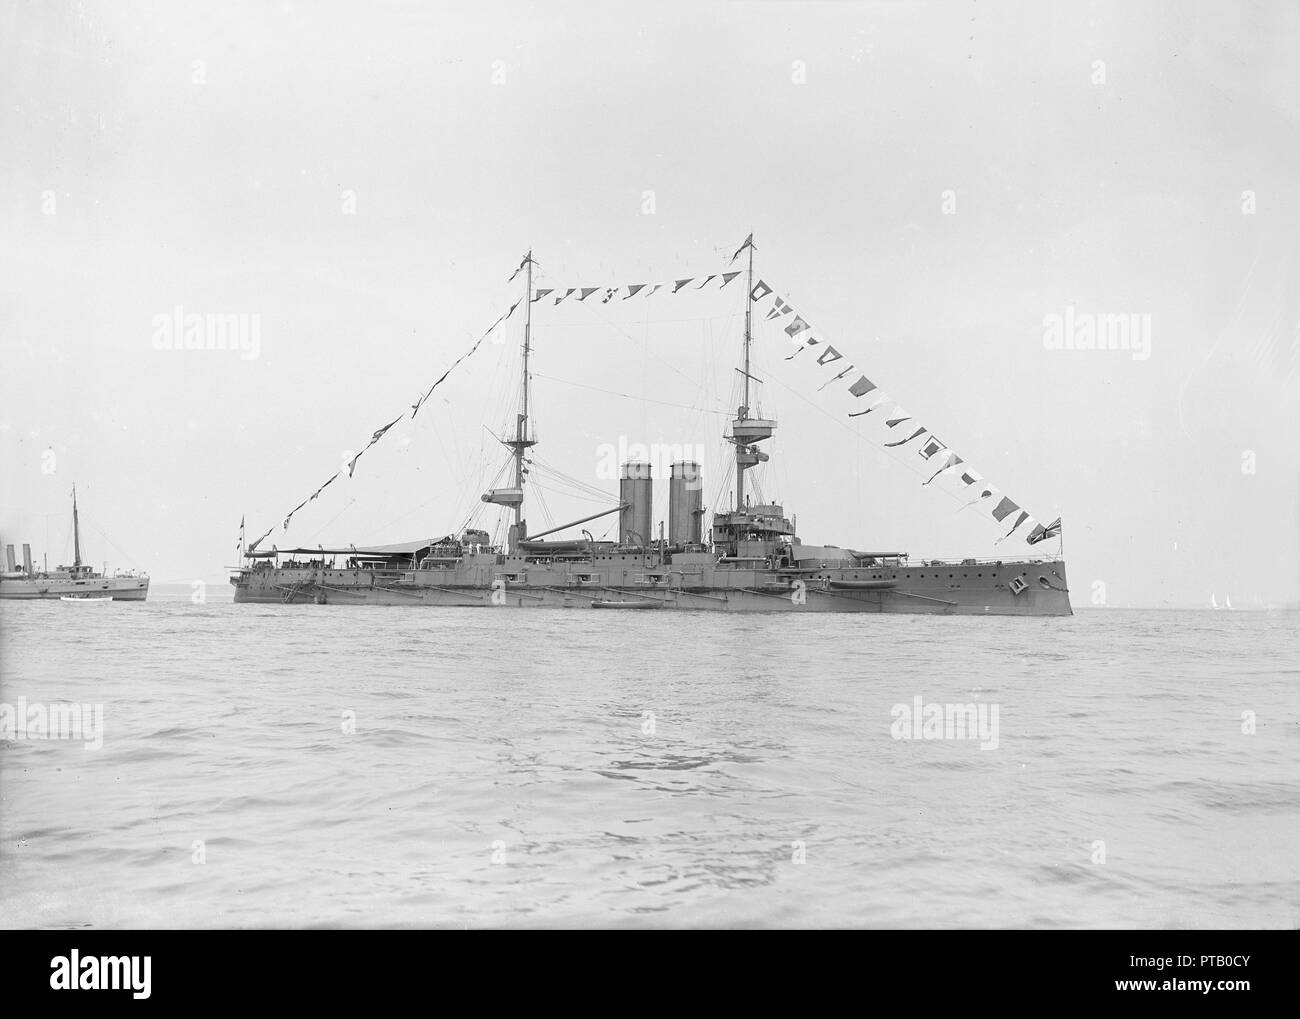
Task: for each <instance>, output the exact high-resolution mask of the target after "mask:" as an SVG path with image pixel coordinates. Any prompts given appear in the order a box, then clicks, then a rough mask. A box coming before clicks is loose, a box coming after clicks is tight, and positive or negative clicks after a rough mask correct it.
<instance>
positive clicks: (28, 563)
mask: <svg viewBox="0 0 1300 1019" xmlns="http://www.w3.org/2000/svg"><path fill="white" fill-rule="evenodd" d="M23 570H24V571H25V572H27V573H31V572H32V547H31V545H29V544H27V543H26V542H23Z"/></svg>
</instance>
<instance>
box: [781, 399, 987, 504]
mask: <svg viewBox="0 0 1300 1019" xmlns="http://www.w3.org/2000/svg"><path fill="white" fill-rule="evenodd" d="M771 380H772V381H773V382H775V383H776V384H777V385H778V386H780V387H781V388H782V389H784V390H786V391H787V392H789V393H790V394H792V395H793V396H795V397H797V398H798V399H799V400H802V401H803V402H804V403H806V404H808V406H809V407H811V408H812V409H813V410H815V411H817V413H818V414H821V415H822V416H823V417H825V418H828V419H829V420H831V421H834V422H835V424H836V425H838V426H839V427H840V428H843V429H844V430H845V431H846V432H848V433H849V434H851V435H852V436H853V437H854V438H855V439H859V440H864V441H863V442H862V444H863V445H864V446H866V447H867V448H868V449H870V450H872V451H873V452H875V453H877V454H879V455H881V456H883V457H885V459H887V460H891V461H893V462H894V463H896V464H898V465H899V466H900V467H903V468H904V469H905V470H907V471H909V472H910V473H911V474H912V475H914V476H915V477H920V476H921V475H922V474H924V473H925V469H924V468H913V467H911V466H909V465H908V463H907V461H905V460H901V459H898V458H897V457H895V456H893V455H891V454H888V453H885V451H884V450H882V449H877V448H876V446H875V445H874V444H872V443H870V442H866V441H865V439H866V436H864V435H862V434H860V433H859V432H856V431H854V430H853V428H852V427H851V426H850V425H848V424H845V423H844V422H843V421H841V420H840V419H839V418H837V417H834V416H833V415H832V414H831V413H830V412H829V411H827V410H826V409H825V408H823V407H819V406H817V404H815V403H813V402H812V401H811V400H809V399H808V398H807V397H806V396H804V395H803V394H802V393H800V392H798V391H797V390H795V389H792V388H791V387H790V386H787V385H786V384H785V383H784V382H782V381H781V380H780V379H778V378H776V377H775V376H771ZM984 480H985V482H987V481H988V479H987V478H986V479H984ZM939 491H941V492H943V493H944V494H945V495H947V496H948V497H949V498H950V499H952V500H953V501H954V502H961V501H962V496H961V495H958V494H957V493H955V492H950V491H948V490H947V489H946V488H941V489H939Z"/></svg>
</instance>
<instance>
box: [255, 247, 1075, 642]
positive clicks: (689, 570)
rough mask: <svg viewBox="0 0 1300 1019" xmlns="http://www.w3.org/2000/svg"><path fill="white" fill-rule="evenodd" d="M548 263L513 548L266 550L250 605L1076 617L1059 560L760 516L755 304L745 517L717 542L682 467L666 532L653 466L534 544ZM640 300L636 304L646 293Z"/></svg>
mask: <svg viewBox="0 0 1300 1019" xmlns="http://www.w3.org/2000/svg"><path fill="white" fill-rule="evenodd" d="M746 247H747V248H748V266H747V270H746V272H745V277H746V280H747V286H748V290H749V292H750V293H751V294H753V293H755V292H756V291H755V288H754V282H753V271H754V270H753V258H754V247H753V244H752V237H751V238H750V239H749V240H748V241H747V242H746ZM742 250H744V249H743V248H742ZM738 254H739V252H738ZM533 265H534V263H533V260H532V255H531V252H530V253H529V255H528V256H526V257H525V259H524V261H523V263H521V265H520V270H526V271H527V285H528V292H527V293H528V295H529V297H530V299H529V300H528V302H527V306H526V311H525V322H524V331H523V342H522V347H521V355H522V378H521V397H520V402H519V409H518V413H517V414H516V416H515V421H514V427H513V429H511V430H509V431H508V433H507V434H506V435H504V436H501V437H500V441H501V443H502V445H503V446H505V447H506V448H507V449H508V450H510V455H511V458H512V460H513V464H512V465H511V466H512V467H513V470H512V477H511V479H510V480H511V482H512V483H511V484H509V485H507V486H505V487H500V488H492V489H490V490H489V491H487V492H485V493H484V494H483V496H482V502H484V503H487V504H492V505H497V506H501V507H503V508H504V509H505V510H506V511H507V512H508V513H509V515H510V524H509V528H508V531H507V537H506V541H505V543H504V545H496V544H493V543H491V541H490V539H489V535H488V534H487V532H486V531H483V530H481V529H477V528H467V529H465V530H464V531H462V532H460V533H453V534H449V535H447V536H446V537H443V538H441V539H436V540H430V541H416V542H408V543H405V544H399V545H378V546H365V547H357V546H353V545H348V546H346V547H342V548H340V547H333V548H325V547H323V546H317V547H316V548H313V549H309V548H290V549H283V550H281V549H278V548H274V547H273V548H272V549H271V550H270V551H259V550H258V549H257V547H256V546H257V543H254V546H253V547H252V548H250V549H246V550H245V553H244V559H243V562H242V563H241V565H240V566H239V567H238V568H237V569H235V570H234V571H233V574H232V576H231V578H230V580H231V583H232V584H233V585H234V588H235V601H236V602H263V603H265V602H276V603H286V604H297V603H317V604H372V605H425V606H445V607H452V606H465V607H470V606H473V607H494V606H495V607H512V608H584V609H585V608H596V609H638V610H644V609H691V610H700V611H729V612H900V613H937V614H979V615H984V614H988V615H1027V616H1067V615H1070V614H1072V613H1071V607H1070V599H1069V587H1068V583H1067V580H1066V570H1065V561H1064V559H1063V557H1061V556H1059V555H1058V556H1055V557H1053V556H1046V557H1041V558H1019V559H1018V558H1014V557H1007V558H1005V559H975V558H966V559H960V560H933V559H931V560H921V561H918V560H913V559H911V558H910V557H909V556H908V555H907V554H906V553H905V552H897V551H876V550H870V551H859V550H855V549H850V548H840V547H837V546H834V545H810V544H805V543H804V542H803V541H802V540H801V539H800V537H799V536H798V533H797V531H796V528H795V523H794V520H793V519H792V518H790V517H787V515H786V512H785V508H784V507H783V506H782V505H780V504H777V503H770V502H754V501H753V500H752V499H751V498H750V493H749V492H748V490H747V488H748V486H747V485H746V473H747V472H748V471H749V470H750V469H752V468H753V467H755V466H757V465H758V464H761V463H765V462H767V461H768V459H769V454H768V453H767V452H765V451H764V450H763V449H762V448H761V446H762V444H763V443H764V442H766V441H767V440H769V439H771V438H772V436H773V435H774V434H775V432H776V429H777V422H776V420H775V419H773V418H770V417H766V416H763V415H762V414H761V412H756V410H755V408H754V407H752V406H751V388H750V383H751V380H753V379H754V376H753V375H752V374H751V372H752V365H751V358H750V348H751V343H752V341H753V333H752V309H751V304H752V303H753V302H752V301H751V300H746V307H745V320H744V322H745V324H744V337H743V347H742V356H741V365H740V367H739V369H738V370H739V371H740V373H741V378H742V385H741V399H740V405H739V406H738V407H737V408H736V413H735V416H734V418H732V419H731V421H730V423H729V425H728V428H727V432H726V436H725V438H726V441H727V442H728V443H729V444H730V445H731V446H732V447H734V451H735V487H734V503H732V504H731V505H730V506H729V507H727V508H724V509H720V510H718V511H717V512H714V513H713V514H712V517H711V524H710V526H709V527H708V529H707V530H706V529H705V528H704V526H703V522H704V518H705V516H706V515H707V514H706V510H705V508H704V505H703V491H702V489H703V481H704V479H703V474H702V468H701V465H700V464H699V463H698V462H696V461H693V460H681V461H678V462H676V463H673V464H671V466H670V468H669V477H668V479H667V481H668V488H669V492H668V519H667V521H666V522H663V523H660V524H659V525H658V528H657V529H656V527H655V521H654V517H653V506H654V499H653V496H654V484H655V480H656V479H655V478H654V476H653V473H654V472H653V466H652V464H650V463H648V462H644V461H640V460H628V461H627V462H625V463H623V464H622V466H621V470H620V477H619V495H618V500H617V502H616V504H615V505H613V506H612V507H610V508H609V509H606V510H603V511H602V512H600V513H595V514H592V515H590V516H587V517H583V518H582V519H579V520H575V521H572V522H571V523H568V524H564V525H561V526H559V527H552V528H548V529H547V530H545V531H542V532H539V533H536V534H531V535H530V534H529V533H528V527H527V521H526V518H525V515H524V506H525V497H526V492H525V489H526V485H527V481H528V468H527V464H528V462H529V460H528V451H529V450H531V449H532V447H534V446H536V445H537V442H538V440H537V437H536V435H535V433H534V431H533V430H532V427H531V424H530V420H529V413H530V405H529V391H530V385H531V378H530V374H529V357H530V354H531V352H532V310H531V307H532V304H533V303H534V301H533V300H532V299H531V295H532V294H533V293H534V291H533V279H532V274H533ZM731 275H739V273H733V274H731ZM712 278H713V277H710V279H712ZM631 289H632V293H636V292H637V291H638V290H639V289H641V288H640V287H639V286H637V287H633V288H631ZM551 292H552V291H550V290H545V291H539V293H547V294H549V293H551ZM557 303H558V301H557ZM511 310H512V311H513V310H514V309H513V308H512V309H511ZM498 321H500V320H498ZM819 363H820V362H819ZM444 378H445V376H444ZM440 381H441V380H440ZM435 385H436V384H435ZM855 395H856V394H855ZM416 409H417V410H418V404H417V406H416ZM381 434H382V431H381V432H377V433H376V436H379V435H381ZM952 460H954V461H956V462H958V463H960V462H961V461H960V458H956V457H953V458H952ZM331 480H333V479H331ZM661 480H662V479H661ZM326 484H329V482H326ZM322 487H323V486H322ZM986 494H987V493H986ZM295 512H296V510H295ZM614 513H617V514H618V537H617V540H612V539H611V540H596V539H594V538H593V537H592V536H591V535H590V533H589V532H587V531H585V530H583V531H580V532H579V533H580V534H581V537H567V538H566V537H559V538H555V537H552V535H556V534H559V533H560V532H562V531H566V530H567V531H572V530H573V529H575V528H580V527H581V525H583V524H585V523H588V522H590V521H592V520H595V519H598V518H600V517H604V516H607V515H611V514H614ZM1025 516H1027V514H1022V517H1021V519H1022V520H1023V519H1024V517H1025ZM998 519H999V520H1000V519H1001V517H999V518H998ZM287 523H288V520H287V519H286V528H287ZM665 524H666V531H665ZM1017 526H1019V523H1017ZM1053 526H1055V525H1053ZM1038 530H1039V531H1040V532H1041V531H1042V530H1043V528H1041V527H1040V528H1039V529H1038ZM1050 533H1059V531H1052V532H1050ZM259 541H260V539H259Z"/></svg>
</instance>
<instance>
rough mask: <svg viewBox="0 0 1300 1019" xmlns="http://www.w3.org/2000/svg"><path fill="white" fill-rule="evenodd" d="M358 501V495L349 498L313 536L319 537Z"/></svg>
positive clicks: (273, 543)
mask: <svg viewBox="0 0 1300 1019" xmlns="http://www.w3.org/2000/svg"><path fill="white" fill-rule="evenodd" d="M356 501H357V500H356V496H353V497H352V498H351V499H349V500H348V501H347V504H346V505H345V506H344V507H343V508H342V509H341V510H339V511H338V512H337V513H335V514H334V516H332V517H330V519H329V520H327V521H325V523H323V524H321V525H320V527H318V528H317V529H316V532H315V533H314V534H313V535H312V537H313V538H319V537H320V535H321V531H323V530H325V528H327V527H329V525H330V524H332V523H334V521H335V520H337V519H338V518H339V517H341V516H343V514H344V513H346V512H347V511H348V510H349V509H350V508H351V507H352V506H353V505H355V503H356ZM267 537H268V538H269V537H270V535H269V534H268V535H267ZM271 544H272V546H274V545H275V542H271ZM317 544H320V542H317Z"/></svg>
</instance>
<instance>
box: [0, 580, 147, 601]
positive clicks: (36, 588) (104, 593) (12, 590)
mask: <svg viewBox="0 0 1300 1019" xmlns="http://www.w3.org/2000/svg"><path fill="white" fill-rule="evenodd" d="M148 596H149V578H148V577H91V578H89V579H85V580H72V579H68V578H59V577H48V578H47V577H39V576H38V577H31V578H23V579H11V578H5V579H0V598H3V599H16V600H22V601H42V600H44V601H59V600H60V599H61V598H66V597H76V598H112V600H113V601H144V600H145V599H146V598H148Z"/></svg>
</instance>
